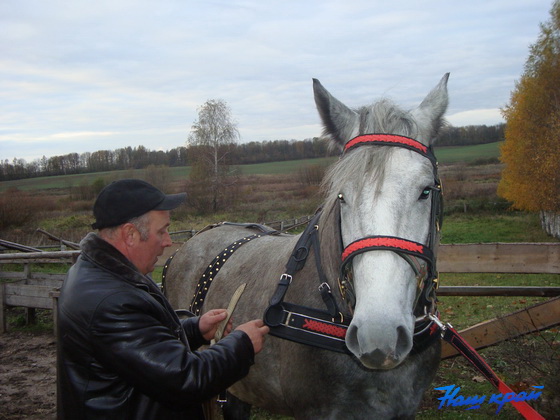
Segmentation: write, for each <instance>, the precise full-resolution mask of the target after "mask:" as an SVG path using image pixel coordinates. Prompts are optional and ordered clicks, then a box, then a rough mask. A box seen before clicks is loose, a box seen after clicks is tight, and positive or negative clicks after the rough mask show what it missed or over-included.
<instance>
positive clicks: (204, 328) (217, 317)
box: [198, 309, 232, 341]
mask: <svg viewBox="0 0 560 420" xmlns="http://www.w3.org/2000/svg"><path fill="white" fill-rule="evenodd" d="M226 318H227V311H226V310H225V309H211V310H209V311H208V312H206V313H205V314H204V315H202V316H201V317H200V319H199V320H198V328H199V329H200V333H201V334H202V336H203V337H204V339H205V340H206V341H210V340H212V339H213V338H214V336H215V335H216V330H217V329H218V325H219V324H220V322H222V321H223V320H224V319H226ZM231 329H232V326H231V320H230V321H229V322H228V324H227V326H226V328H225V330H224V335H223V336H224V337H225V336H226V335H228V334H229V333H230V332H231Z"/></svg>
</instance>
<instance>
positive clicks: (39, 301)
mask: <svg viewBox="0 0 560 420" xmlns="http://www.w3.org/2000/svg"><path fill="white" fill-rule="evenodd" d="M4 303H5V305H7V306H22V307H24V308H39V309H52V299H51V298H50V297H45V296H26V295H5V296H4Z"/></svg>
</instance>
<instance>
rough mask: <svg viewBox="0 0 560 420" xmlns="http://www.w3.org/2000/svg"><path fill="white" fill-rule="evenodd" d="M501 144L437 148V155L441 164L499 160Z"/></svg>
mask: <svg viewBox="0 0 560 420" xmlns="http://www.w3.org/2000/svg"><path fill="white" fill-rule="evenodd" d="M501 144H502V142H497V143H488V144H477V145H474V146H446V147H436V148H435V154H436V156H437V158H438V160H439V161H440V162H441V163H447V164H449V163H457V162H466V163H469V162H473V161H476V160H479V159H490V158H499V157H500V145H501Z"/></svg>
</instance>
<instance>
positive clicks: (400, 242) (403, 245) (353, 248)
mask: <svg viewBox="0 0 560 420" xmlns="http://www.w3.org/2000/svg"><path fill="white" fill-rule="evenodd" d="M373 249H378V250H383V249H387V250H390V251H397V252H398V251H403V252H406V253H409V254H413V255H417V256H420V257H423V258H425V259H427V260H431V252H429V249H428V248H426V247H425V246H424V245H422V244H420V243H418V242H413V241H409V240H406V239H401V238H396V237H393V236H370V237H367V238H363V239H358V240H357V241H354V242H352V243H351V244H350V245H348V246H347V247H346V248H344V251H343V252H342V263H343V264H344V263H345V262H346V260H347V259H348V258H350V257H351V256H352V257H353V256H355V255H356V254H359V253H361V252H364V251H369V250H373Z"/></svg>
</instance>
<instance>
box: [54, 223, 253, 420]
mask: <svg viewBox="0 0 560 420" xmlns="http://www.w3.org/2000/svg"><path fill="white" fill-rule="evenodd" d="M81 246H82V254H81V256H80V258H79V259H78V261H77V262H76V264H75V265H74V266H73V267H72V268H71V269H70V271H69V272H68V276H67V278H66V280H65V282H64V285H63V287H62V291H61V294H60V299H59V305H58V336H57V338H58V343H57V350H58V358H57V373H58V378H57V387H58V389H57V391H58V392H57V399H58V418H60V419H72V420H75V419H119V420H122V419H143V420H146V419H203V418H204V415H203V413H202V407H201V402H202V401H204V400H207V399H209V398H211V397H213V396H215V395H217V394H218V393H219V392H220V391H222V390H224V389H225V388H227V387H229V386H230V385H232V384H233V383H234V382H236V381H238V380H239V379H241V378H243V377H244V376H245V375H247V373H248V372H249V368H250V366H251V365H252V364H253V361H254V351H253V345H252V343H251V341H250V339H249V337H248V336H247V335H246V334H245V333H243V332H242V331H233V332H232V333H231V334H229V335H228V336H227V337H225V338H223V339H222V340H221V341H220V342H219V343H217V344H215V345H214V346H212V347H210V348H209V349H206V350H204V351H199V352H197V351H193V349H196V348H198V347H199V346H200V345H202V344H204V338H203V337H202V336H201V334H200V331H199V329H198V318H189V319H187V320H182V321H180V320H179V319H178V318H177V316H176V314H175V312H174V311H173V309H172V308H171V306H170V304H169V303H168V301H167V299H166V298H165V297H164V296H163V294H162V293H161V291H160V290H159V288H158V287H157V286H156V285H155V283H154V282H153V281H152V280H151V279H150V278H148V277H146V276H143V275H142V274H140V273H139V272H138V271H137V270H136V268H135V267H134V266H133V265H132V263H130V262H129V261H128V260H127V259H126V258H125V257H124V256H123V255H122V254H121V253H120V252H119V251H117V250H116V249H115V248H114V247H113V246H111V245H110V244H109V243H107V242H105V241H104V240H102V239H101V238H99V237H98V236H97V235H95V234H93V233H90V234H89V235H88V236H87V237H86V238H85V239H84V240H83V241H82V244H81Z"/></svg>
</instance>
